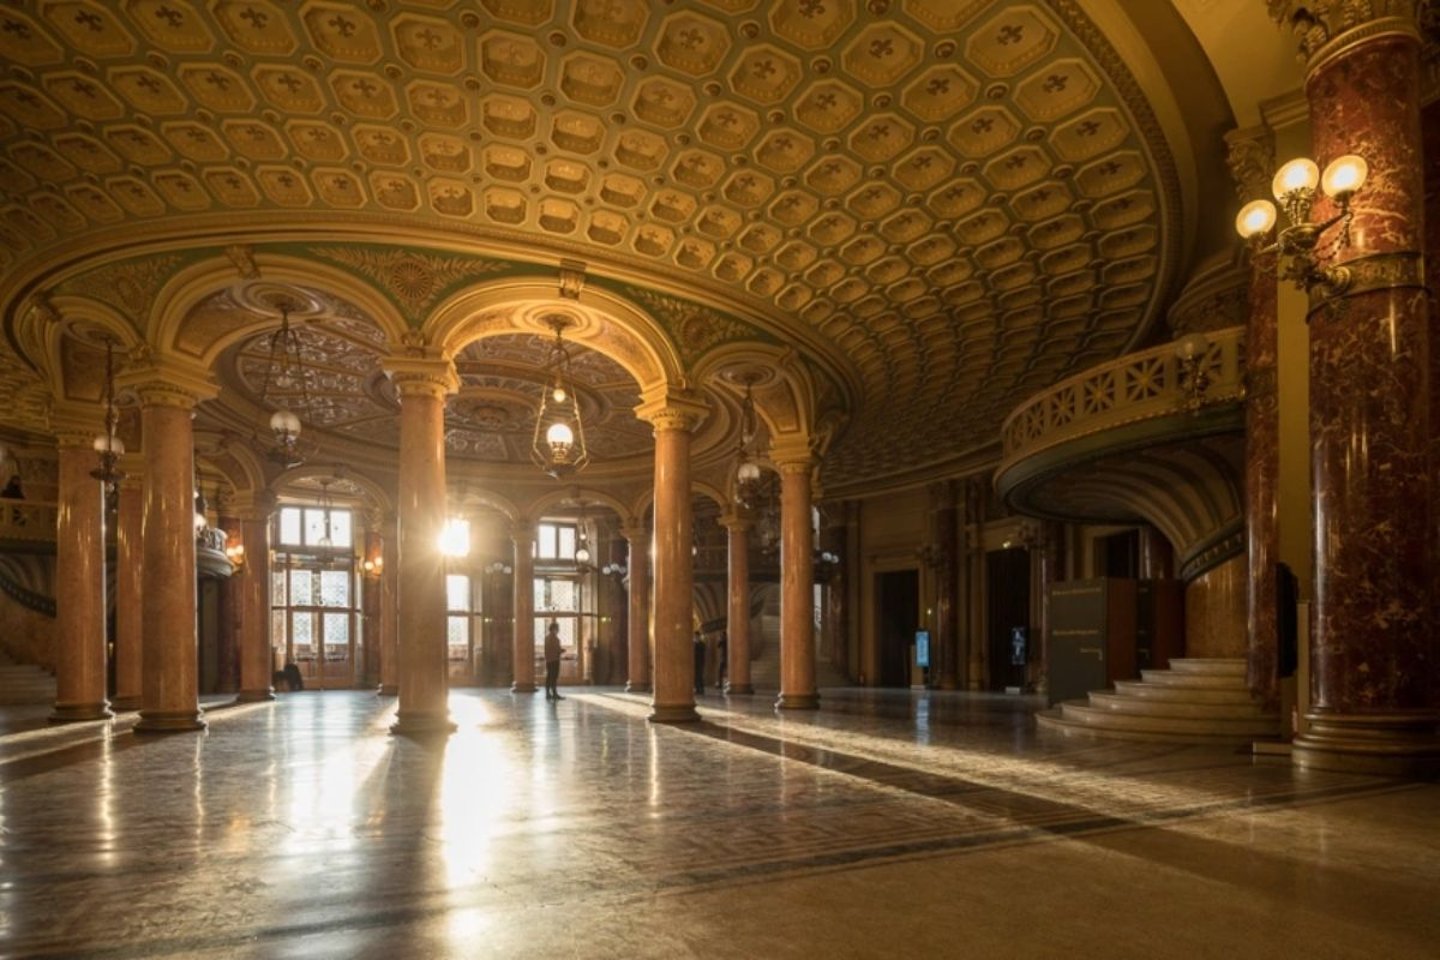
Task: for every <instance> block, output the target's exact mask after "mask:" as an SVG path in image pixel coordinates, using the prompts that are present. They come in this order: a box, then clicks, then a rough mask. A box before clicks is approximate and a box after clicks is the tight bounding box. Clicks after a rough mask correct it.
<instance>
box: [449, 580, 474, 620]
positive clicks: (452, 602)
mask: <svg viewBox="0 0 1440 960" xmlns="http://www.w3.org/2000/svg"><path fill="white" fill-rule="evenodd" d="M445 608H446V609H447V610H466V611H468V610H469V609H470V578H469V577H462V576H459V575H458V574H453V573H452V574H450V575H449V576H448V577H446V578H445Z"/></svg>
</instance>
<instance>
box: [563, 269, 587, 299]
mask: <svg viewBox="0 0 1440 960" xmlns="http://www.w3.org/2000/svg"><path fill="white" fill-rule="evenodd" d="M584 291H585V264H584V263H582V262H581V261H579V260H561V261H560V296H561V297H562V298H564V299H566V300H579V299H580V294H581V293H583V292H584Z"/></svg>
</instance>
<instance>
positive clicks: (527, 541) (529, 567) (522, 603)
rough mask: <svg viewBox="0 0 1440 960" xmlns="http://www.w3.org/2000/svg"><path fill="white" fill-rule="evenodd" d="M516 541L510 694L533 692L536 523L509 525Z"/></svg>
mask: <svg viewBox="0 0 1440 960" xmlns="http://www.w3.org/2000/svg"><path fill="white" fill-rule="evenodd" d="M510 540H511V541H512V542H513V543H514V544H515V562H514V564H513V566H514V569H515V601H514V603H513V604H512V605H511V606H512V607H513V610H514V621H515V626H514V628H513V629H512V630H511V633H510V649H511V651H512V652H511V656H510V660H511V671H512V673H513V674H514V680H513V681H512V682H511V684H510V691H511V692H512V693H534V692H535V689H536V688H535V525H534V524H533V523H531V522H529V521H528V520H521V521H517V522H516V523H515V525H514V526H512V527H511V528H510Z"/></svg>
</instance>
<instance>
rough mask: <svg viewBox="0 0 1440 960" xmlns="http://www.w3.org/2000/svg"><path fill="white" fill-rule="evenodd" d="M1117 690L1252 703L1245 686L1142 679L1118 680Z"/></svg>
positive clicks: (1188, 700) (1141, 696) (1142, 695)
mask: <svg viewBox="0 0 1440 960" xmlns="http://www.w3.org/2000/svg"><path fill="white" fill-rule="evenodd" d="M1115 692H1116V693H1117V694H1121V695H1122V696H1126V697H1135V698H1139V699H1144V700H1178V701H1181V702H1184V703H1246V704H1248V703H1250V702H1251V697H1250V691H1249V690H1247V689H1245V688H1244V687H1234V688H1229V687H1216V688H1208V689H1207V688H1205V687H1184V686H1179V685H1175V686H1164V685H1161V684H1158V683H1145V682H1143V681H1140V680H1117V681H1116V682H1115Z"/></svg>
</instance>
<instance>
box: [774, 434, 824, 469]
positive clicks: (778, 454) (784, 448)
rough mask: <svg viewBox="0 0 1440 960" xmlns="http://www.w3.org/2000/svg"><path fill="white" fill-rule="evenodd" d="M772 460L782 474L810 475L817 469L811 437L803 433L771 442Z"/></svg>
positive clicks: (785, 435)
mask: <svg viewBox="0 0 1440 960" xmlns="http://www.w3.org/2000/svg"><path fill="white" fill-rule="evenodd" d="M770 459H771V461H772V462H773V463H774V464H775V469H776V470H777V471H779V472H780V473H781V474H795V473H809V472H810V471H811V470H813V469H814V467H815V453H814V450H813V449H812V447H811V443H810V437H809V436H807V435H805V434H803V433H790V434H782V435H780V436H778V437H775V438H774V439H773V440H771V441H770Z"/></svg>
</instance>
